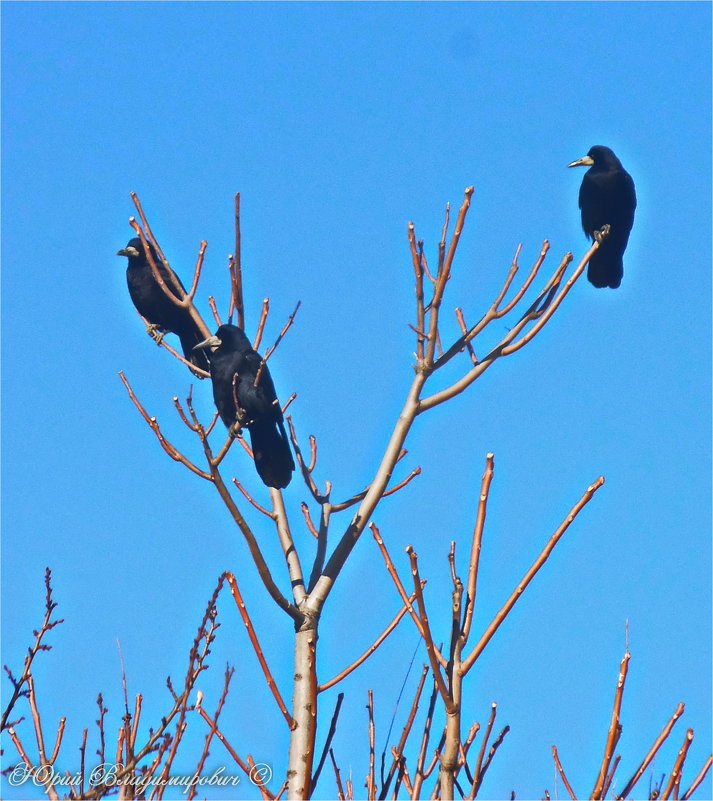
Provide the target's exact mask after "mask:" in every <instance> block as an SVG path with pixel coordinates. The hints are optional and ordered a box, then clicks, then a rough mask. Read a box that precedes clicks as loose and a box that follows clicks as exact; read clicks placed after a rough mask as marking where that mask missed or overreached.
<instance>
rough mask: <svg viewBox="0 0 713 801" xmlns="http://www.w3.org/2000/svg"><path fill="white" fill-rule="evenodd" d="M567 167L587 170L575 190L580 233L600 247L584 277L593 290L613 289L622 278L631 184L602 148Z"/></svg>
mask: <svg viewBox="0 0 713 801" xmlns="http://www.w3.org/2000/svg"><path fill="white" fill-rule="evenodd" d="M567 166H568V167H580V166H588V167H589V169H588V170H587V172H586V173H585V174H584V178H583V179H582V185H581V186H580V188H579V208H580V209H581V210H582V228H583V229H584V233H585V234H586V235H587V236H588V237H589V238H590V239H597V240H599V243H600V244H599V248H598V249H597V251H596V253H594V255H593V256H592V258H591V259H590V260H589V265H588V268H587V278H588V279H589V282H590V283H592V284H594V286H596V287H605V286H608V287H611V288H612V289H616V288H617V287H618V286H619V285H620V284H621V279H622V277H623V275H624V259H623V257H624V251H625V250H626V245H627V243H628V241H629V234H630V232H631V227H632V226H633V224H634V210H635V209H636V190H635V189H634V181H633V180H632V178H631V176H630V175H629V173H628V172H627V171H626V170H625V169H624V168H623V167H622V165H621V162H620V161H619V159H618V158H617V157H616V156H615V155H614V152H613V151H612V150H610V148H608V147H604V145H594V147H591V148H590V149H589V152H588V153H587V155H586V156H583V157H582V158H581V159H577V160H576V161H573V162H572V163H571V164H568V165H567ZM605 225H608V226H609V232H608V235H607V236H606V237H604V238H601V236H600V234H599V232H600V231H601V230H602V229H603V228H604V226H605Z"/></svg>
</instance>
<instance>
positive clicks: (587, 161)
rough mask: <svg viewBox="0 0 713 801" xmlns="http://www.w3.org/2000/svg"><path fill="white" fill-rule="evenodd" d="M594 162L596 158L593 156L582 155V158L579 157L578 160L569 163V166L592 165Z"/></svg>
mask: <svg viewBox="0 0 713 801" xmlns="http://www.w3.org/2000/svg"><path fill="white" fill-rule="evenodd" d="M592 164H594V159H593V158H592V157H591V156H582V158H581V159H577V161H573V162H572V163H571V164H568V165H567V166H568V167H591V166H592Z"/></svg>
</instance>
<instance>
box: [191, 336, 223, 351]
mask: <svg viewBox="0 0 713 801" xmlns="http://www.w3.org/2000/svg"><path fill="white" fill-rule="evenodd" d="M222 344H223V341H222V340H221V339H219V338H218V337H208V339H204V340H203V342H199V343H198V344H197V345H196V346H195V347H194V348H193V350H203V349H204V348H219V347H220V346H221V345H222Z"/></svg>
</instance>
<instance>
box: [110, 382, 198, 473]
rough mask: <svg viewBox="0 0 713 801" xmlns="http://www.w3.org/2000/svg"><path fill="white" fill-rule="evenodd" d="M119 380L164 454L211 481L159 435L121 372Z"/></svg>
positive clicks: (154, 423) (154, 421) (152, 419)
mask: <svg viewBox="0 0 713 801" xmlns="http://www.w3.org/2000/svg"><path fill="white" fill-rule="evenodd" d="M119 378H121V380H122V382H123V383H124V386H125V387H126V391H127V392H128V393H129V397H130V398H131V400H132V402H133V404H134V406H136V408H137V409H138V410H139V412H140V413H141V416H142V417H143V418H144V420H145V421H146V422H147V423H148V426H149V428H150V429H151V430H152V431H153V432H154V434H155V435H156V438H157V439H158V441H159V443H160V444H161V447H162V448H163V449H164V451H166V453H167V454H168V455H169V456H170V457H171V458H172V459H173V460H174V461H176V462H180V463H181V464H183V465H185V466H186V467H187V468H188V469H189V470H190V471H192V472H193V473H195V474H196V475H197V476H200V477H201V478H205V479H206V480H207V481H212V477H211V474H210V473H206V472H205V470H201V469H200V467H197V466H196V465H194V464H193V462H191V460H190V459H188V457H187V456H184V454H183V453H181V451H179V450H178V448H176V447H175V445H172V444H171V443H170V442H169V441H168V440H167V439H166V437H164V435H163V434H162V433H161V429H160V427H159V424H158V422H157V421H156V418H155V417H150V416H149V414H148V412H147V411H146V409H144V407H143V406H142V404H141V401H140V400H139V399H138V398H137V397H136V395H135V394H134V390H133V389H132V388H131V384H129V380H128V379H127V377H126V376H125V375H124V373H123V371H121V370H120V371H119Z"/></svg>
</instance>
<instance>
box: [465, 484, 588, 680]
mask: <svg viewBox="0 0 713 801" xmlns="http://www.w3.org/2000/svg"><path fill="white" fill-rule="evenodd" d="M602 484H604V477H603V476H600V477H599V478H598V479H597V480H596V481H595V482H594V483H593V484H590V485H589V487H587V489H586V490H585V492H584V495H582V497H581V498H580V499H579V500H578V501H577V503H576V504H575V505H574V506H573V507H572V508H571V509H570V511H569V514H568V515H567V517H565V519H564V521H563V522H562V523H561V524H560V525H559V526H558V528H557V530H556V531H555V532H554V534H553V535H552V536H551V537H550V539H549V541H548V543H547V545H545V547H544V548H543V550H542V552H541V553H540V555H539V556H538V557H537V559H536V560H535V561H534V562H533V564H532V566H531V567H530V569H529V570H528V571H527V573H525V575H524V576H523V577H522V579H521V580H520V582H519V583H518V585H517V587H516V588H515V589H514V590H513V592H512V594H511V595H510V597H509V598H508V600H507V601H506V602H505V604H504V605H503V607H502V608H501V609H500V611H499V612H498V613H497V614H496V615H495V617H494V618H493V620H492V622H491V623H490V625H489V626H488V627H487V628H486V629H485V631H484V632H483V634H482V636H481V637H480V640H479V641H478V643H477V644H476V646H475V647H474V648H473V650H472V651H471V652H470V654H469V655H468V657H467V658H466V659H464V660H463V662H462V663H461V675H463V676H465V674H466V673H467V672H468V671H469V670H470V669H471V667H473V664H474V663H475V660H476V659H477V658H478V657H479V656H480V654H481V653H482V652H483V649H484V648H485V646H486V645H487V644H488V643H489V642H490V640H491V638H492V637H493V635H494V634H495V632H496V631H497V630H498V628H499V627H500V624H501V623H502V622H503V620H505V618H506V617H507V615H508V613H509V612H510V610H511V609H512V608H513V606H515V604H516V603H517V600H518V599H519V598H520V597H521V596H522V593H523V592H524V590H525V588H526V587H527V585H528V584H529V583H530V582H531V581H532V579H533V578H534V576H535V574H536V573H537V572H538V570H539V569H540V568H541V567H542V565H544V563H545V562H546V561H547V558H548V557H549V555H550V554H551V553H552V550H553V548H554V547H555V545H557V543H558V542H559V540H560V538H561V537H562V535H563V534H564V533H565V531H567V529H568V528H569V526H570V525H571V523H572V522H573V521H574V519H575V518H576V517H577V515H578V514H579V513H580V511H581V510H582V509H583V508H584V506H586V504H587V503H589V501H590V500H591V499H592V497H593V496H594V493H595V492H596V491H597V490H598V489H599V488H600V487H601V486H602Z"/></svg>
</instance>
